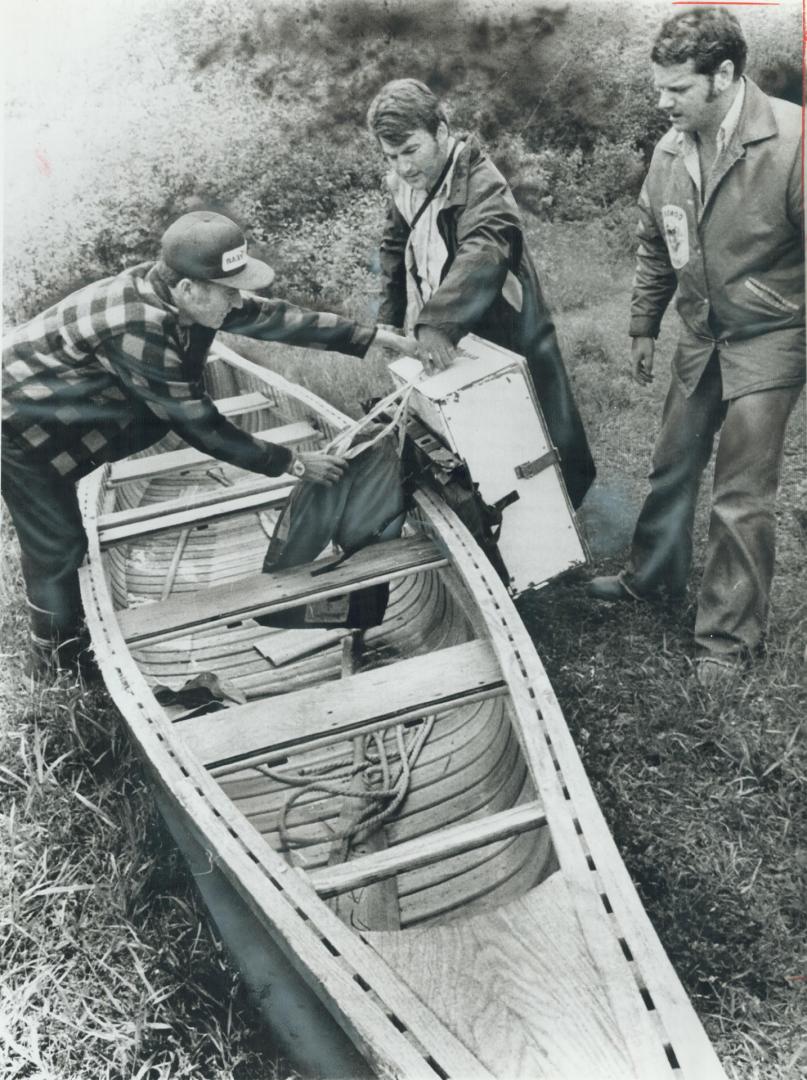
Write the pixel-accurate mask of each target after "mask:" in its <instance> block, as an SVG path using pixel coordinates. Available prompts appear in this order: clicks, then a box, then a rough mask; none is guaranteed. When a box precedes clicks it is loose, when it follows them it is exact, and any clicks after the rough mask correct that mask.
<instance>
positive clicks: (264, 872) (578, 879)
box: [80, 345, 725, 1080]
mask: <svg viewBox="0 0 807 1080" xmlns="http://www.w3.org/2000/svg"><path fill="white" fill-rule="evenodd" d="M213 355H218V356H219V357H220V358H221V359H223V360H224V361H225V362H226V363H228V364H230V365H232V366H233V367H235V368H236V369H239V370H241V371H244V372H245V373H246V374H248V375H251V376H253V377H256V378H258V379H260V380H263V381H264V382H266V383H267V384H268V385H269V386H271V387H273V388H274V389H276V390H278V391H279V392H280V393H281V394H288V396H289V397H292V398H294V399H296V400H297V401H298V402H300V403H301V404H303V405H305V406H309V407H310V408H311V409H312V411H313V412H315V413H317V414H318V415H322V416H323V418H324V419H325V420H326V421H328V422H329V423H331V424H332V425H334V426H335V427H336V428H343V427H345V426H347V425H348V424H349V423H350V421H349V418H347V417H345V416H343V415H342V414H341V413H339V412H337V410H335V409H333V408H332V407H331V406H328V405H327V404H326V403H323V402H321V401H320V400H319V399H318V398H316V397H315V396H314V395H312V394H310V393H309V392H308V391H305V390H303V389H302V388H301V387H297V386H295V385H294V384H292V383H289V382H288V381H287V380H285V379H283V378H282V376H279V375H276V373H274V372H271V371H269V370H267V369H264V368H262V367H260V366H259V365H257V364H254V363H253V362H252V361H249V360H245V359H244V358H242V357H240V356H238V355H237V354H236V353H234V352H233V351H232V350H231V349H229V348H227V347H226V346H222V345H219V346H218V347H217V349H216V350H215V353H214V354H213ZM106 476H108V467H105V468H104V469H100V470H97V471H96V472H95V473H93V474H91V475H90V476H89V477H87V478H86V479H85V480H84V481H83V482H82V486H81V489H80V491H81V501H82V510H83V513H84V519H85V525H86V528H87V533H88V538H89V559H88V564H87V565H86V566H85V567H83V568H82V571H81V584H82V595H83V598H84V605H85V610H86V613H87V622H88V625H89V627H90V631H91V634H92V638H93V644H94V648H95V651H96V655H97V656H98V660H99V663H100V666H101V668H102V670H103V672H104V677H105V680H106V683H107V687H108V689H109V692H110V695H111V696H112V698H113V700H114V701H115V704H116V705H117V706H118V708H119V709H120V711H121V713H122V714H123V715H124V717H125V718H126V722H127V726H128V728H129V731H130V733H131V735H132V737H133V739H134V741H135V742H136V744H137V745H138V748H139V750H140V752H141V754H142V756H143V758H144V759H145V760H146V762H147V763H148V768H149V771H150V773H151V774H152V777H153V779H154V780H155V782H156V783H157V784H158V785H159V788H160V791H161V793H162V795H163V796H164V797H166V798H167V799H168V800H170V803H171V805H172V806H173V807H174V808H175V809H176V812H177V813H178V814H179V816H180V817H181V818H184V819H186V820H187V821H188V822H190V823H191V825H192V827H193V828H194V829H196V830H198V831H199V832H200V833H201V834H202V835H204V836H205V837H207V838H208V840H209V843H210V856H211V859H214V860H215V863H216V865H217V866H219V867H220V868H221V869H222V870H223V871H224V873H225V874H226V875H227V877H228V879H229V880H230V882H231V883H232V885H233V887H234V888H235V889H236V891H237V892H238V894H239V896H240V897H241V898H242V899H243V900H244V901H245V902H246V903H247V904H248V905H249V907H250V909H251V910H252V912H253V914H254V915H255V916H256V918H257V919H258V921H259V922H260V923H261V925H262V926H263V927H264V928H265V929H266V930H267V932H268V933H270V934H271V935H272V936H273V938H274V939H275V941H276V942H277V943H278V945H279V947H280V948H281V950H282V951H283V953H284V954H285V956H286V958H287V960H288V961H289V964H290V965H291V966H292V967H293V968H294V969H295V970H296V971H297V972H298V974H299V975H300V978H301V979H302V980H303V981H304V982H305V983H306V984H307V985H309V986H310V988H311V989H312V990H313V991H314V993H315V994H316V995H317V997H318V999H319V1000H320V1001H321V1002H322V1005H323V1007H324V1008H325V1009H326V1010H327V1011H328V1012H329V1013H330V1014H331V1015H332V1016H333V1017H334V1018H335V1019H336V1020H337V1022H338V1023H339V1024H340V1025H341V1026H342V1027H343V1028H344V1029H345V1030H346V1031H347V1032H348V1033H349V1035H350V1037H351V1039H352V1040H353V1041H354V1043H355V1044H356V1046H357V1047H358V1048H359V1049H360V1050H361V1052H362V1053H363V1054H364V1055H365V1057H366V1058H367V1060H368V1061H369V1062H370V1064H371V1065H372V1066H373V1067H374V1068H375V1069H376V1070H377V1071H378V1072H379V1073H380V1074H381V1075H387V1076H401V1077H413V1076H435V1075H440V1074H441V1073H444V1074H446V1075H454V1076H462V1077H468V1078H471V1077H483V1076H490V1073H489V1072H488V1071H487V1070H486V1069H485V1068H484V1067H483V1066H482V1065H481V1064H480V1063H479V1061H478V1060H477V1059H476V1057H474V1056H473V1055H472V1054H470V1053H469V1051H468V1050H467V1049H466V1048H465V1047H464V1046H463V1045H462V1044H461V1043H460V1042H459V1041H458V1040H457V1039H456V1038H455V1037H454V1036H453V1035H452V1034H451V1033H450V1032H449V1031H448V1029H447V1028H446V1027H445V1026H444V1025H443V1024H442V1023H441V1022H440V1021H439V1020H438V1019H437V1018H436V1017H435V1016H434V1014H433V1013H432V1012H431V1010H430V1009H428V1008H427V1007H426V1006H425V1005H424V1004H423V1003H422V1002H421V1001H420V1000H419V999H418V997H417V996H416V995H415V994H414V993H412V992H411V991H410V990H409V989H408V988H407V987H406V986H405V985H404V984H403V983H402V981H401V980H400V979H399V978H398V977H397V975H396V974H395V973H394V972H393V971H392V970H391V969H390V968H389V967H388V965H387V964H386V963H385V961H384V960H383V959H382V958H381V957H380V956H379V955H378V954H377V953H376V952H375V951H374V950H373V949H372V948H371V947H370V945H369V944H368V943H367V942H366V941H365V940H364V938H363V937H362V936H361V935H359V934H356V933H354V932H353V931H351V930H350V929H349V928H348V927H347V926H345V925H344V924H343V923H342V922H341V920H339V918H338V917H337V916H336V915H335V914H334V913H333V912H332V911H330V909H329V908H328V907H327V906H326V905H325V904H324V903H323V902H322V900H321V899H320V897H319V896H318V894H317V891H316V889H315V887H314V884H313V882H312V881H310V880H307V879H306V877H305V875H304V874H303V873H302V872H298V871H296V870H293V869H292V868H290V867H289V865H288V863H286V861H285V860H284V859H283V857H282V856H281V855H280V854H279V853H278V852H276V851H275V850H274V849H272V848H271V846H270V845H269V844H268V843H267V842H266V841H265V840H264V839H263V838H262V837H261V835H260V834H259V833H258V832H257V830H256V829H255V828H254V827H253V826H252V825H251V824H250V823H249V822H248V821H247V819H246V818H245V817H244V816H243V815H242V814H241V812H240V811H238V810H237V809H236V808H235V807H234V806H233V804H232V803H231V802H230V800H229V799H228V798H227V796H226V795H225V794H224V792H223V791H222V789H221V788H220V786H219V784H218V783H217V781H216V779H215V777H213V776H212V775H211V774H210V773H209V772H208V770H207V769H206V768H204V767H203V766H202V764H201V763H200V762H198V761H196V760H195V759H194V758H193V757H192V755H189V754H188V753H187V750H186V747H185V745H184V742H183V739H182V736H181V733H180V732H178V731H177V730H176V729H175V728H174V726H173V725H172V724H171V722H170V721H169V719H168V717H167V716H166V714H165V712H164V710H163V709H162V708H161V706H160V705H159V704H158V703H157V702H156V700H155V699H154V696H153V694H152V692H151V689H150V688H149V686H148V684H147V683H146V681H145V678H144V676H143V675H142V673H141V672H140V671H139V669H138V668H137V666H136V664H135V662H134V660H133V658H132V656H131V655H130V652H129V648H128V646H127V643H126V642H125V641H124V638H123V635H122V633H121V630H120V627H119V625H118V620H117V613H116V612H115V610H114V607H113V603H112V598H111V595H110V591H109V583H108V581H107V578H106V574H105V572H104V561H103V559H102V548H101V541H100V536H99V533H98V530H97V528H96V527H95V526H96V524H97V522H98V518H99V516H100V514H99V510H101V509H103V508H101V507H100V506H99V504H100V503H101V502H102V501H103V498H102V496H103V492H104V484H105V478H106ZM415 500H416V505H417V508H418V512H419V513H420V514H421V515H422V517H423V519H424V520H425V521H426V522H427V523H428V526H429V528H430V530H432V532H433V534H434V535H435V537H436V538H437V539H438V541H439V542H440V544H441V545H442V546H444V547H445V549H446V551H447V552H448V553H449V555H450V559H451V575H454V576H455V577H456V578H458V579H459V580H460V581H461V582H462V584H463V585H464V586H465V587H466V588H467V589H468V590H469V591H470V593H471V594H472V595H473V596H474V597H475V599H476V600H477V601H478V609H477V611H476V612H475V617H474V619H473V620H472V621H474V622H477V621H478V619H477V617H476V616H479V618H481V619H482V620H483V621H484V623H485V625H486V627H487V628H488V631H489V635H490V641H491V644H492V645H493V647H494V650H495V652H496V655H497V657H498V659H499V662H500V664H501V667H502V672H503V675H504V678H505V681H506V683H507V686H508V689H509V691H510V698H511V701H512V706H513V714H514V717H513V728H514V730H515V733H516V736H517V738H518V741H519V743H520V745H521V749H522V752H523V754H524V758H525V761H526V763H527V766H528V769H529V771H530V772H531V774H532V776H533V779H534V781H535V785H536V789H537V791H538V796H539V798H540V799H541V801H542V803H543V806H544V812H545V814H546V820H547V822H548V824H549V827H550V831H551V835H552V838H553V842H554V847H555V850H556V853H557V857H558V859H559V861H560V871H559V872H560V873H562V874H563V875H564V877H565V878H566V879H567V880H568V882H569V884H570V889H569V893H570V896H571V898H572V901H573V904H574V908H575V911H576V915H577V919H578V922H579V925H580V929H581V932H582V936H583V938H584V940H585V942H586V946H587V948H588V949H589V950H590V952H591V954H592V957H593V958H594V962H595V964H596V966H597V968H598V969H599V970H601V971H602V972H603V973H604V977H603V992H604V994H607V995H608V996H609V1001H610V1005H611V1008H612V1011H613V1013H614V1016H615V1017H616V1018H617V1024H618V1027H619V1029H620V1031H621V1035H622V1039H623V1041H624V1043H625V1045H626V1047H627V1048H628V1051H629V1054H630V1057H631V1061H632V1064H633V1068H634V1072H635V1075H636V1077H641V1078H642V1080H644V1078H645V1077H669V1076H671V1075H675V1074H674V1073H673V1071H672V1069H671V1058H670V1051H669V1050H668V1049H667V1048H668V1047H670V1046H672V1048H673V1052H674V1055H675V1058H676V1059H677V1062H678V1064H679V1065H680V1070H681V1071H680V1072H678V1073H677V1075H680V1076H681V1077H682V1078H683V1077H690V1078H691V1080H701V1078H703V1080H720V1078H724V1077H725V1074H724V1073H723V1070H722V1068H721V1066H720V1064H719V1062H718V1060H717V1057H716V1054H715V1052H714V1050H713V1048H712V1046H711V1043H710V1042H709V1040H708V1039H707V1037H706V1034H705V1032H704V1031H703V1029H702V1027H701V1025H700V1021H699V1020H698V1019H697V1016H696V1014H695V1012H694V1009H693V1008H692V1005H691V1003H690V1001H689V999H688V997H687V996H686V994H685V992H684V990H683V987H682V986H681V985H680V982H679V980H678V977H677V975H676V973H675V971H674V969H673V968H672V965H671V963H670V962H669V960H668V958H667V956H666V954H665V953H664V950H663V948H662V947H661V944H660V942H659V941H658V939H657V937H656V935H655V931H654V930H653V927H652V924H651V923H650V920H649V917H648V916H647V914H646V912H645V911H644V909H643V907H642V905H641V902H640V901H639V898H638V895H637V894H636V891H635V888H634V886H633V883H632V882H631V880H630V877H629V875H628V873H627V870H626V869H625V867H624V864H623V863H622V860H621V857H620V855H619V853H618V851H617V848H616V845H615V843H614V841H613V838H612V837H611V834H610V832H609V830H608V828H607V825H606V823H605V820H604V818H603V816H602V812H601V810H600V808H599V806H598V804H597V803H596V800H595V799H594V795H593V792H592V791H591V788H590V785H589V782H588V779H587V777H586V776H585V772H584V771H583V767H582V763H581V762H580V759H579V756H578V755H577V751H576V749H575V747H574V743H573V741H572V739H571V736H570V735H569V732H568V729H567V727H566V724H565V721H564V720H563V716H562V713H561V711H560V707H559V705H558V702H557V700H556V698H555V695H554V692H553V691H552V689H551V686H550V684H549V681H548V679H547V677H546V673H545V672H544V669H543V665H542V664H541V662H540V659H539V658H538V656H537V654H536V653H535V650H534V647H533V645H532V642H531V641H530V639H529V636H528V635H527V633H526V630H525V629H524V627H523V625H522V624H521V621H520V618H519V616H518V614H517V612H516V611H515V608H514V606H513V604H512V600H511V599H510V597H509V595H508V594H507V592H506V590H505V588H504V586H503V585H502V583H501V581H500V580H499V579H498V577H497V575H496V573H495V571H494V570H493V569H492V567H490V565H489V564H488V563H487V560H486V559H485V557H484V556H483V554H482V553H481V551H480V550H479V549H478V547H476V545H475V543H474V541H473V539H472V537H471V536H470V534H468V533H467V531H466V530H465V528H464V526H462V524H461V523H460V522H459V520H458V519H457V518H456V516H455V515H454V514H453V512H452V511H451V510H450V509H448V507H446V506H445V505H444V504H442V503H441V502H440V501H439V500H438V499H437V498H436V497H435V496H434V495H433V494H432V493H431V492H429V491H428V490H425V489H424V490H420V491H418V492H416V494H415ZM449 576H450V575H449ZM480 588H481V589H482V590H483V593H484V595H480V593H479V590H480ZM480 613H481V614H480ZM466 614H467V613H466ZM468 617H469V618H470V615H469V616H468ZM592 855H593V860H592V859H591V856H592ZM267 884H268V885H269V886H270V888H267ZM603 897H606V898H607V904H608V907H609V908H610V913H609V912H608V911H607V909H606V908H605V907H604V900H603ZM625 946H626V947H627V950H628V955H630V956H631V957H632V960H630V961H629V960H628V959H627V958H626V952H625ZM611 975H613V976H614V978H613V980H612V979H611V977H610V976H611ZM626 981H629V983H630V984H633V985H634V986H635V988H636V993H635V995H626V994H624V993H622V992H621V990H622V989H624V986H625V983H626ZM364 987H367V988H368V989H367V990H365V989H363V988H364ZM368 990H369V991H372V993H370V992H368ZM611 991H613V992H611ZM647 995H649V997H650V999H651V1000H652V1002H653V1003H654V1009H653V1010H652V1011H653V1013H654V1014H655V1015H654V1016H652V1017H650V1018H649V1017H648V1006H647ZM393 1018H394V1019H393ZM659 1022H660V1023H661V1030H659V1029H658V1026H657V1025H658V1024H659ZM401 1027H403V1028H404V1029H405V1030H407V1031H408V1032H411V1035H412V1036H413V1037H414V1039H415V1040H416V1042H417V1044H419V1046H420V1047H421V1048H422V1052H421V1050H419V1049H418V1048H417V1046H415V1045H413V1043H412V1041H410V1039H408V1038H407V1037H406V1036H405V1035H404V1034H402V1031H401Z"/></svg>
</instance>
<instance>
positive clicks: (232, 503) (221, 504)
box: [98, 474, 295, 547]
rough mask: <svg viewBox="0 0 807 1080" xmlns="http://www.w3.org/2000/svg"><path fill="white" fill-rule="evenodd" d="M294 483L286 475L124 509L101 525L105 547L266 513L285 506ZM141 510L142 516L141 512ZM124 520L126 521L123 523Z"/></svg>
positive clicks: (101, 535) (108, 517) (105, 518)
mask: <svg viewBox="0 0 807 1080" xmlns="http://www.w3.org/2000/svg"><path fill="white" fill-rule="evenodd" d="M294 482H295V481H294V480H292V478H291V477H290V476H288V475H286V474H284V475H282V476H274V477H271V478H269V479H268V480H267V482H266V483H265V484H260V485H256V486H255V489H254V490H250V491H248V492H247V493H246V494H245V493H244V489H243V488H241V487H233V488H230V489H225V490H224V491H223V492H222V489H219V490H218V491H213V492H205V493H204V494H203V495H197V496H196V497H195V498H194V497H193V496H190V497H185V498H181V499H171V500H168V501H166V502H163V503H150V504H149V505H148V506H145V507H136V508H135V510H121V511H119V512H118V513H117V514H106V515H105V517H104V519H103V520H102V521H99V523H98V534H99V538H100V541H101V546H102V547H109V545H110V544H119V543H121V542H123V541H124V540H131V539H132V537H135V536H149V535H152V534H154V533H159V532H166V531H167V530H169V529H178V528H185V527H186V526H194V527H195V526H197V525H203V524H208V523H210V522H212V521H219V520H221V518H225V517H229V516H230V515H231V514H241V513H244V512H245V511H248V510H264V509H266V508H268V507H270V506H276V505H277V504H278V503H282V502H283V501H284V500H285V499H286V498H288V496H289V494H290V493H291V490H292V485H293V484H294ZM138 511H139V513H138ZM121 518H124V520H122V521H121Z"/></svg>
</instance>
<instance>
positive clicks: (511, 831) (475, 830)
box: [308, 801, 546, 898]
mask: <svg viewBox="0 0 807 1080" xmlns="http://www.w3.org/2000/svg"><path fill="white" fill-rule="evenodd" d="M545 824H546V814H545V813H544V808H543V805H542V804H541V803H540V802H537V801H536V802H531V803H527V804H526V805H524V806H516V807H513V809H511V810H501V811H499V813H498V814H492V815H491V816H490V817H486V818H482V819H481V820H479V821H466V822H464V823H463V824H462V825H455V826H454V827H453V828H449V829H441V830H439V831H438V832H435V833H431V834H430V835H428V836H423V837H418V838H417V839H416V840H407V841H405V842H404V843H403V844H397V845H396V846H395V847H391V848H386V849H385V850H384V851H379V852H376V853H374V854H372V855H362V856H359V857H358V858H356V859H353V860H352V861H350V862H345V863H342V864H341V865H339V866H327V867H324V868H323V869H322V870H312V871H309V874H308V877H309V880H310V881H312V882H313V884H314V887H315V888H316V890H317V892H318V893H319V895H320V896H322V897H323V898H327V897H330V896H336V895H337V894H338V893H343V892H347V891H348V890H349V889H358V888H362V887H364V886H366V885H372V884H374V883H375V882H377V881H382V880H383V879H384V878H386V877H391V876H392V875H393V874H400V873H403V871H405V870H417V869H420V867H422V866H429V865H430V864H431V863H435V862H441V861H442V860H443V859H448V858H451V856H452V855H461V854H463V853H464V852H466V851H473V850H474V848H480V847H484V846H485V844H492V843H493V842H494V841H496V840H505V839H508V838H509V837H511V836H516V835H517V834H518V833H522V832H526V831H527V830H528V829H534V828H536V827H537V826H539V825H545Z"/></svg>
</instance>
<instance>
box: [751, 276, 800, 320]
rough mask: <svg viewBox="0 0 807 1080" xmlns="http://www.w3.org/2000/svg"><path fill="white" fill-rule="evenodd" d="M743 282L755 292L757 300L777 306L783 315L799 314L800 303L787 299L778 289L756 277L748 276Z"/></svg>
mask: <svg viewBox="0 0 807 1080" xmlns="http://www.w3.org/2000/svg"><path fill="white" fill-rule="evenodd" d="M743 284H744V285H745V287H746V289H748V290H750V292H752V293H753V294H754V296H755V297H756V298H757V300H761V301H762V302H763V303H765V304H767V305H768V306H769V307H772V308H775V309H776V311H779V312H781V313H782V314H783V315H797V314H798V313H799V311H800V310H801V309H800V308H799V306H798V304H794V303H792V302H791V301H790V300H786V299H785V297H784V296H782V295H781V293H778V292H777V291H776V289H772V288H771V287H770V285H763V284H762V282H761V281H757V279H756V278H752V277H749V278H746V279H745V281H744V283H743Z"/></svg>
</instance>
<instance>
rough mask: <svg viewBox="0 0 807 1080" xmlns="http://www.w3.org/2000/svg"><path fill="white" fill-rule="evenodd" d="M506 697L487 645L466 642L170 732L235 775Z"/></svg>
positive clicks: (210, 715) (186, 723)
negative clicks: (302, 751)
mask: <svg viewBox="0 0 807 1080" xmlns="http://www.w3.org/2000/svg"><path fill="white" fill-rule="evenodd" d="M504 690H505V683H504V679H503V678H502V673H501V669H500V667H499V662H498V660H497V659H496V657H495V655H494V653H493V649H492V648H491V646H490V645H489V644H488V643H487V642H486V641H468V642H464V643H463V644H462V645H452V646H450V647H449V648H446V649H437V650H436V651H435V652H433V653H428V654H426V655H424V656H413V657H409V658H408V659H406V660H400V661H398V663H396V664H388V665H385V666H384V667H380V668H373V669H371V670H370V671H362V672H359V673H358V674H357V675H348V676H347V677H345V678H343V679H340V680H339V681H338V682H326V683H321V684H320V685H318V686H308V687H304V688H303V689H302V690H293V691H291V692H290V693H288V694H283V695H282V696H280V695H278V696H276V697H272V698H269V699H263V700H261V701H252V702H249V703H248V704H247V705H238V706H235V707H233V708H230V709H226V710H224V711H221V712H217V713H207V714H205V715H202V716H198V717H193V718H192V719H190V720H184V721H182V722H180V723H179V724H177V725H176V726H175V728H174V730H175V731H178V732H179V733H180V734H181V735H182V737H183V739H184V741H185V743H186V745H187V746H188V747H189V749H191V750H192V751H193V752H194V753H195V754H196V755H197V757H198V758H199V759H200V760H201V761H202V762H203V763H204V764H205V765H208V766H211V765H213V764H216V763H223V762H227V761H234V760H235V759H238V763H237V765H234V766H233V768H232V769H231V770H230V771H239V770H240V769H242V768H244V766H245V764H247V763H250V764H255V763H257V762H258V761H261V762H268V761H277V760H283V759H284V758H285V757H287V756H288V754H289V753H291V752H293V751H294V750H295V749H299V748H301V747H303V746H305V748H306V749H309V748H311V747H312V746H325V745H328V744H330V743H334V742H339V741H340V740H341V739H345V738H349V737H351V736H352V735H355V734H358V733H359V732H361V733H364V732H367V731H375V730H378V729H380V728H383V727H389V726H390V725H392V724H397V723H401V722H403V721H406V720H408V719H416V718H417V717H420V716H426V715H430V714H432V713H434V712H438V711H443V710H445V709H450V708H453V707H454V706H455V705H459V704H463V703H465V702H469V701H472V700H479V699H480V698H483V697H491V696H493V695H494V694H500V693H504ZM245 758H246V759H247V761H245V760H244V759H245ZM225 768H226V767H225ZM221 771H222V770H218V769H217V770H216V775H220V773H221Z"/></svg>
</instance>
